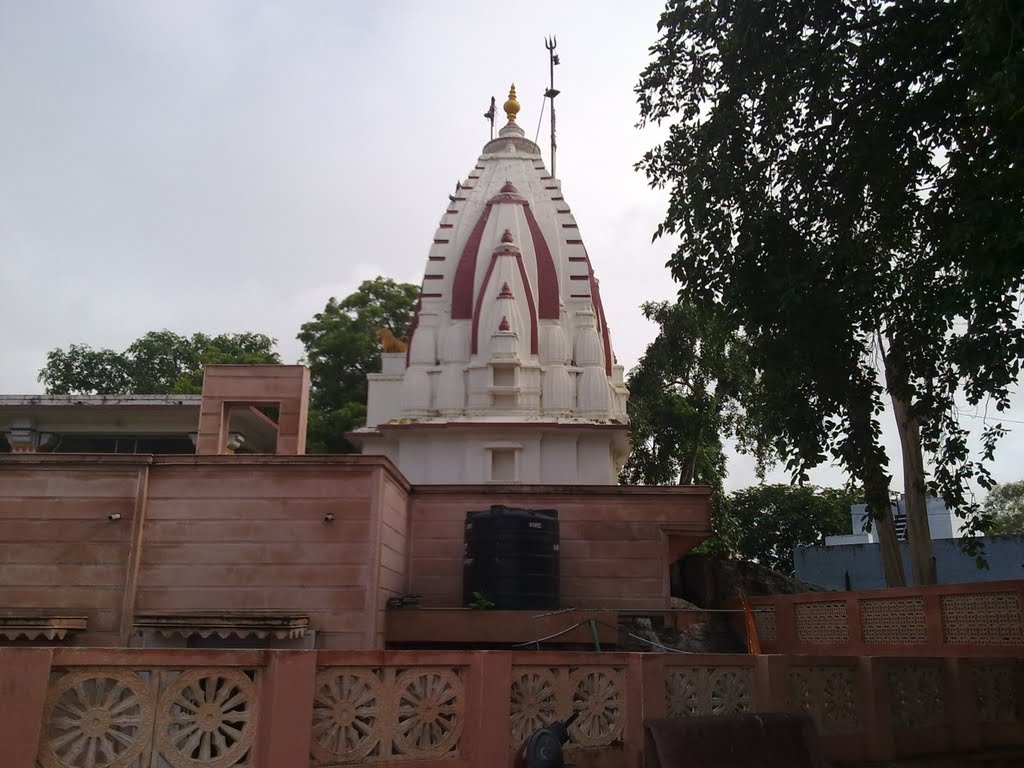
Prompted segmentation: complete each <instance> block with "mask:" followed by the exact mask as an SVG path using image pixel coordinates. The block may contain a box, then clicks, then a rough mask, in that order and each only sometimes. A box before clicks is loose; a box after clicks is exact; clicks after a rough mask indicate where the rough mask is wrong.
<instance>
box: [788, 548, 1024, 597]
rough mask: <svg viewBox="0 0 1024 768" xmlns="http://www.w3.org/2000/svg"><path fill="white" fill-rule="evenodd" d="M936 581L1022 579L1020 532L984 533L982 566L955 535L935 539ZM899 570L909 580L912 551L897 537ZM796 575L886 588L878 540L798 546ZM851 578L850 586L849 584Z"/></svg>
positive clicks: (822, 582) (839, 585)
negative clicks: (985, 562)
mask: <svg viewBox="0 0 1024 768" xmlns="http://www.w3.org/2000/svg"><path fill="white" fill-rule="evenodd" d="M932 546H933V547H934V548H935V570H936V573H937V574H938V577H939V584H961V583H964V582H970V581H1003V580H1007V579H1024V536H989V537H986V538H985V559H986V560H988V565H989V567H988V569H987V570H980V569H979V568H978V566H977V565H976V564H975V562H974V558H973V557H968V556H967V555H965V554H964V553H963V552H961V551H960V540H959V539H933V540H932ZM900 552H901V553H902V555H903V570H904V572H905V573H906V575H907V581H908V583H910V582H911V580H912V577H911V573H912V571H911V568H910V553H909V552H910V550H909V545H908V544H907V542H905V541H901V542H900ZM793 561H794V564H795V566H796V577H797V578H798V579H800V580H801V581H806V582H810V583H811V584H817V585H818V586H821V587H825V588H827V589H847V586H849V588H850V589H881V588H883V587H885V576H884V574H883V572H882V555H881V552H880V551H879V548H878V544H841V545H838V546H834V547H796V548H795V549H794V550H793ZM847 578H849V585H847Z"/></svg>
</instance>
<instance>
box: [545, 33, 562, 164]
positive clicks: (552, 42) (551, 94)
mask: <svg viewBox="0 0 1024 768" xmlns="http://www.w3.org/2000/svg"><path fill="white" fill-rule="evenodd" d="M557 45H558V38H556V37H554V36H552V37H546V38H544V47H545V48H547V49H548V71H549V74H550V77H551V87H550V88H548V91H547V93H545V94H544V95H545V96H547V97H548V98H549V99H551V175H552V176H555V175H556V174H555V151H556V150H557V149H558V144H556V143H555V96H557V95H558V93H559V92H558V91H556V90H555V64H558V63H559V62H558V56H557V55H556V54H555V47H556V46H557Z"/></svg>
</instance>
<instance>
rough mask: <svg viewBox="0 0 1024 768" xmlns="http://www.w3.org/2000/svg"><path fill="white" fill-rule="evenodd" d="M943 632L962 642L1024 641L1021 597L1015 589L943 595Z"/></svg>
mask: <svg viewBox="0 0 1024 768" xmlns="http://www.w3.org/2000/svg"><path fill="white" fill-rule="evenodd" d="M941 604H942V635H943V639H945V641H946V642H947V643H952V644H958V645H959V644H963V645H1024V627H1022V618H1021V605H1020V598H1019V597H1018V595H1017V593H1015V592H994V593H992V594H963V595H943V596H942V602H941Z"/></svg>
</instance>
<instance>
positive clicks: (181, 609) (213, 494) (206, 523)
mask: <svg viewBox="0 0 1024 768" xmlns="http://www.w3.org/2000/svg"><path fill="white" fill-rule="evenodd" d="M406 492H407V486H406V485H405V483H404V480H403V479H402V478H401V475H399V474H398V472H397V470H395V468H394V467H393V466H392V465H391V464H390V463H389V462H388V461H387V460H386V459H381V458H377V457H361V456H335V457H314V456H309V457H289V456H173V457H172V456H161V457H152V456H130V457H119V456H76V455H72V454H65V455H60V456H40V455H37V456H29V457H14V458H12V459H4V460H2V461H0V520H2V521H3V525H2V527H0V563H2V565H0V609H8V610H12V611H15V612H17V611H18V610H24V609H42V610H43V612H45V613H51V614H60V613H71V614H83V615H86V616H87V617H88V630H87V631H86V632H84V633H79V634H78V635H76V636H75V637H74V639H73V642H74V643H75V644H82V645H114V646H116V645H127V644H128V642H129V638H130V635H131V631H132V623H133V617H134V616H135V615H136V614H138V613H204V614H217V613H218V612H247V611H248V612H256V611H268V610H269V611H281V612H293V613H296V614H306V615H308V616H309V619H310V627H311V628H312V629H314V630H316V632H317V639H316V645H317V647H320V648H373V647H382V646H383V634H382V633H383V617H382V615H381V612H382V611H383V605H384V601H385V600H386V597H387V596H390V595H391V594H394V593H400V592H402V591H404V582H405V573H404V567H405V542H404V536H405V525H404V522H405V521H404V518H403V514H402V511H403V509H404V500H405V494H406ZM112 512H117V513H119V514H120V515H121V519H119V520H117V521H111V520H109V519H108V515H109V514H110V513H112ZM327 515H333V517H334V519H333V520H331V521H327V520H325V516H327ZM378 567H379V569H380V574H379V575H378Z"/></svg>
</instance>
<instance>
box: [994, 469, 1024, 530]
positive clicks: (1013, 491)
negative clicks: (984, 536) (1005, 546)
mask: <svg viewBox="0 0 1024 768" xmlns="http://www.w3.org/2000/svg"><path fill="white" fill-rule="evenodd" d="M985 511H986V512H987V513H988V515H989V518H990V519H989V522H988V528H987V531H986V533H988V534H989V535H991V536H1019V535H1021V534H1024V480H1018V481H1017V482H1015V483H1000V484H999V485H997V486H996V487H995V488H993V489H992V490H991V491H989V494H988V498H986V499H985Z"/></svg>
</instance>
